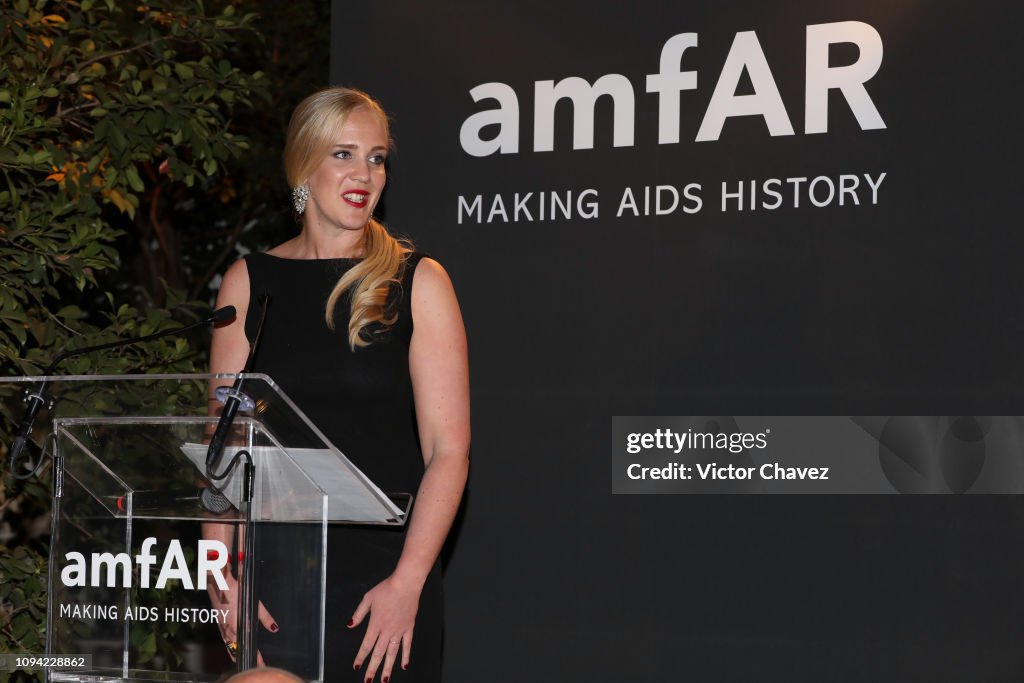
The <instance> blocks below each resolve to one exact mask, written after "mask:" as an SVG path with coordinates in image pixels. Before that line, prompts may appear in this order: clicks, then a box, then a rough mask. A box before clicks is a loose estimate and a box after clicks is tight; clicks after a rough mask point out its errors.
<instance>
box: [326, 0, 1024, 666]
mask: <svg viewBox="0 0 1024 683" xmlns="http://www.w3.org/2000/svg"><path fill="white" fill-rule="evenodd" d="M1016 7H1017V6H1016V5H1015V4H1013V3H1011V2H1008V1H1004V2H997V1H990V2H986V1H982V2H973V3H966V2H953V1H950V2H942V3H938V2H931V3H924V2H919V1H914V0H888V1H881V0H873V1H868V0H862V1H860V2H854V1H852V0H830V1H827V2H822V1H816V0H793V1H791V2H760V1H756V0H744V1H740V0H736V1H734V2H716V1H713V0H693V1H692V2H687V3H667V2H651V1H646V0H645V1H638V2H633V3H629V4H628V6H624V5H612V4H611V3H595V2H586V1H583V0H572V1H566V2H558V3H542V2H517V3H501V4H497V3H495V4H492V3H479V2H470V1H468V0H460V1H458V2H443V3H413V2H399V1H393V2H386V3H383V2H381V3H372V4H361V5H359V6H355V5H353V4H352V3H346V2H340V1H336V2H334V5H333V10H334V11H333V13H332V24H333V25H332V68H331V80H332V82H333V83H339V84H346V85H353V86H357V87H362V88H364V89H366V90H368V91H369V92H371V93H373V94H374V95H375V96H376V97H378V98H379V99H380V100H381V101H382V102H383V103H384V105H385V107H386V108H387V109H388V110H389V112H391V114H392V115H393V120H394V121H393V135H394V137H395V139H396V141H397V154H395V155H394V156H393V157H392V160H391V162H390V172H391V174H392V175H391V180H390V185H389V189H388V191H387V194H386V196H385V200H384V206H383V213H384V218H385V219H386V221H387V222H388V223H389V224H390V225H391V226H392V228H393V229H394V230H395V231H396V232H401V233H405V234H408V235H410V236H411V237H413V238H414V239H415V240H416V242H417V244H418V245H419V246H420V248H421V249H422V250H424V251H427V252H428V253H430V254H432V255H434V256H435V257H436V258H437V259H438V260H440V261H441V262H442V263H443V264H444V265H445V266H446V268H447V269H448V270H449V272H450V273H451V275H452V278H453V280H454V282H455V285H456V288H457V291H458V293H459V297H460V301H461V304H462V307H463V313H464V316H465V319H466V326H467V330H468V333H469V336H470V353H471V372H472V385H473V406H472V407H473V423H474V437H473V454H472V455H473V471H472V475H471V483H470V489H469V493H468V498H467V503H466V505H465V507H464V511H463V512H464V514H463V516H462V517H461V519H460V521H459V525H458V527H457V529H456V534H455V543H454V548H453V552H452V554H451V556H450V562H449V564H448V571H447V579H446V591H447V606H448V625H447V631H446V680H448V681H451V682H453V683H469V682H471V681H480V680H494V681H522V680H541V681H555V680H572V681H576V680H579V681H582V680H589V681H613V680H651V681H654V680H658V681H662V680H696V681H741V680H742V681H749V680H767V681H793V680H799V681H818V680H836V681H861V680H864V681H867V680H871V681H910V680H929V681H1009V680H1019V679H1020V674H1021V671H1022V670H1024V668H1022V664H1024V647H1021V644H1022V643H1024V623H1022V622H1024V618H1021V617H1020V615H1021V609H1020V608H1019V606H1020V605H1024V596H1022V595H1021V585H1022V581H1021V579H1020V576H1021V574H1022V569H1024V566H1022V562H1021V559H1022V553H1021V551H1020V550H1019V548H1020V545H1021V543H1020V536H1021V527H1022V524H1024V522H1022V520H1024V510H1022V509H1021V504H1020V503H1019V500H1018V499H1017V498H1016V497H1009V496H1006V497H994V496H961V497H956V496H917V497H911V496H906V497H899V496H845V497H844V496H836V497H820V496H799V497H786V496H773V497H757V496H689V497H687V496H613V495H612V494H611V480H610V476H609V464H610V462H609V460H610V447H611V443H610V435H611V417H612V416H613V415H710V414H718V413H721V414H729V415H785V414H790V415H810V414H862V415H897V414H934V415H950V414H965V413H967V414H979V415H995V414H1022V413H1024V411H1022V408H1024V404H1022V394H1021V391H1020V387H1021V381H1022V379H1024V377H1022V376H1021V369H1020V366H1019V364H1018V363H1017V362H1016V353H1015V352H1016V350H1017V346H1018V342H1019V340H1020V339H1021V332H1022V325H1024V314H1022V310H1021V305H1020V304H1021V301H1022V296H1021V295H1022V293H1024V292H1022V283H1021V278H1020V276H1019V274H1018V269H1017V268H1016V267H1015V266H1016V264H1017V262H1018V260H1019V258H1020V254H1021V247H1022V244H1024V238H1022V236H1021V231H1020V223H1019V219H1018V218H1017V211H1016V209H1017V206H1018V204H1019V200H1018V190H1017V186H1018V184H1019V182H1020V173H1019V172H1018V171H1017V170H1016V166H1017V160H1016V156H1017V154H1018V153H1019V150H1020V149H1021V145H1020V137H1021V136H1020V132H1019V119H1020V116H1019V113H1018V108H1017V106H1016V105H1015V104H1014V101H1015V94H1016V93H1017V91H1018V90H1019V85H1020V69H1019V64H1018V62H1019V60H1018V59H1016V54H1017V49H1016V44H1015V41H1014V39H1015V38H1016V31H1017V27H1018V26H1019V24H1020V19H1021V18H1022V16H1021V14H1022V13H1021V11H1020V10H1019V9H1016ZM834 22H863V23H864V24H867V25H869V26H870V27H872V28H873V29H874V30H875V31H877V34H878V35H879V36H880V39H881V42H882V45H883V46H884V52H883V57H882V62H881V66H880V67H879V68H878V71H877V73H876V74H875V75H874V76H873V77H872V78H871V79H870V80H868V81H867V82H866V83H865V85H864V87H865V89H866V92H867V94H868V96H869V97H870V100H871V102H872V103H873V105H874V106H875V107H876V108H877V111H878V113H879V115H880V116H881V118H882V120H883V121H884V126H885V127H884V128H876V129H869V130H862V128H861V125H860V124H859V123H858V119H857V117H855V116H854V114H853V112H852V110H851V107H850V105H848V104H847V100H846V98H845V97H844V96H843V95H842V94H841V93H840V91H838V90H833V91H831V92H830V95H829V98H828V102H829V115H828V132H826V133H817V134H805V132H804V130H805V120H804V119H805V116H804V99H805V95H804V87H805V68H806V66H805V59H806V44H807V40H808V37H807V36H808V29H807V27H808V26H811V25H818V24H828V23H834ZM748 31H754V32H756V36H757V40H758V43H759V45H760V48H761V51H762V52H763V54H764V56H765V61H766V62H767V65H768V68H769V70H770V74H771V81H772V83H774V84H775V86H776V87H777V89H778V92H779V94H780V98H781V101H782V103H783V106H784V109H785V113H786V116H787V118H788V120H789V121H790V122H791V124H792V128H793V130H794V134H792V135H775V136H773V135H770V134H769V129H768V126H767V125H766V120H765V118H764V117H762V116H735V117H730V118H728V119H727V120H726V121H725V123H724V126H723V128H722V131H721V134H720V136H719V137H718V139H717V140H711V141H702V142H696V141H695V138H696V137H697V131H698V129H700V127H701V123H702V119H703V118H704V116H705V111H706V110H707V109H708V105H709V102H710V101H711V100H712V93H713V92H714V91H715V86H716V83H717V82H718V79H719V74H720V73H721V72H722V71H723V65H725V64H726V62H727V61H729V57H728V55H729V54H730V48H731V46H732V45H733V41H734V39H735V37H736V35H737V34H738V33H741V32H748ZM685 32H694V33H696V34H697V35H698V44H697V46H696V47H693V48H690V49H689V50H687V51H686V52H685V53H684V55H683V57H682V61H681V65H680V69H681V70H683V71H695V72H696V74H697V85H696V88H695V89H692V90H685V91H683V92H681V93H680V121H679V132H680V142H678V143H675V144H659V141H658V130H659V106H658V96H657V95H656V94H653V93H647V92H646V87H645V84H646V78H647V75H648V74H655V73H657V72H658V71H659V63H660V57H661V50H662V46H663V45H664V44H665V42H666V41H667V40H668V39H669V38H671V37H672V36H674V35H676V34H679V33H685ZM743 54H744V55H746V56H747V58H748V59H752V58H753V57H751V56H750V53H743ZM829 55H830V56H829V65H830V66H832V67H834V68H838V67H841V66H844V65H848V64H855V63H857V62H858V60H860V59H863V58H865V54H864V53H863V52H862V51H860V50H859V49H858V48H857V47H855V46H853V45H851V44H849V43H846V44H837V45H834V46H832V48H831V50H830V53H829ZM735 56H736V55H734V57H735ZM753 56H754V57H756V55H753ZM753 68H755V67H751V70H752V69H753ZM606 74H620V75H622V76H623V77H624V78H625V79H626V80H628V82H629V83H630V84H631V86H632V90H633V94H634V101H635V107H634V111H635V121H634V126H633V130H634V139H633V143H632V144H631V145H622V146H614V142H615V141H614V139H613V134H612V129H613V118H614V116H615V115H616V114H618V115H619V116H621V115H622V111H624V110H620V111H618V112H616V110H615V109H614V107H613V106H612V98H611V97H601V98H599V99H598V100H597V104H596V106H595V115H594V119H595V121H594V131H595V135H594V141H593V148H592V149H573V131H574V122H573V111H574V110H573V108H572V107H571V106H570V104H569V102H568V101H563V102H561V103H559V104H558V105H557V107H556V109H555V116H554V122H553V127H554V138H553V146H554V151H534V132H535V131H534V110H535V108H536V107H535V104H536V103H535V96H534V93H535V83H536V82H538V81H554V82H556V83H557V82H559V81H561V80H562V79H565V78H568V77H571V76H575V77H579V78H582V79H585V80H586V81H587V82H588V83H594V82H595V81H597V79H599V78H601V77H602V76H605V75H606ZM755 81H756V82H755ZM485 83H503V84H506V86H508V88H510V89H511V91H514V93H515V95H516V99H517V101H518V108H519V131H518V135H517V136H516V139H517V140H518V151H517V152H516V153H508V154H498V153H496V154H491V155H487V156H473V155H471V154H469V153H467V152H466V151H465V150H464V149H463V146H462V144H460V131H461V130H462V128H463V124H464V122H465V121H466V120H467V119H468V118H470V117H472V116H473V115H474V114H477V113H478V112H482V111H488V110H493V109H496V108H497V106H498V105H497V102H496V101H495V100H493V99H490V100H487V99H482V100H481V101H479V102H475V101H474V98H473V97H472V96H471V95H470V91H471V90H472V89H473V88H475V87H476V86H479V85H481V84H485ZM620 84H621V81H620ZM540 87H541V88H543V87H544V86H540ZM770 89H771V88H769V84H768V83H767V82H766V81H765V80H764V79H763V77H762V76H759V75H756V74H752V73H751V72H750V70H748V71H747V72H746V73H744V75H743V76H742V77H741V78H740V80H739V82H738V84H737V86H736V88H735V94H736V95H738V96H744V95H751V94H755V93H756V94H758V95H759V96H761V98H762V99H761V101H762V102H768V101H770V100H771V98H770V95H771V93H770V92H769V90H770ZM726 94H730V93H726ZM497 132H498V131H497V128H496V127H495V126H492V127H490V128H487V129H485V130H483V132H482V133H481V137H482V138H483V139H485V140H486V139H488V138H491V137H493V136H494V135H495V134H496V133H497ZM882 173H885V177H884V179H883V181H882V182H881V184H880V185H879V189H878V193H877V202H876V203H872V202H871V201H870V199H869V197H870V194H869V193H866V186H865V183H864V181H863V178H864V174H869V175H871V176H872V177H873V178H875V179H877V178H878V177H879V176H880V174H882ZM842 175H858V176H859V177H860V178H861V179H862V180H861V181H860V194H859V199H860V203H859V205H853V204H852V203H851V202H850V201H846V202H845V203H844V205H843V206H840V205H839V203H838V197H834V198H833V201H832V202H831V203H829V204H828V205H827V206H822V207H817V206H814V205H813V204H811V203H810V202H809V198H808V197H807V195H806V193H805V194H804V195H803V196H802V197H801V202H800V206H799V207H796V206H793V201H792V197H791V196H789V197H788V198H787V199H785V200H784V201H782V205H781V206H779V207H778V208H775V209H770V208H764V207H760V208H757V209H755V210H749V209H745V210H742V211H741V210H738V209H737V208H736V206H735V201H733V202H732V203H731V204H728V205H727V208H726V210H723V209H722V205H721V187H722V183H723V182H725V183H727V188H728V191H729V192H735V191H736V189H737V185H738V183H739V182H740V181H746V183H747V185H746V187H749V181H751V180H755V181H757V182H758V184H759V193H760V194H759V196H760V197H762V198H765V195H764V193H763V185H762V184H761V183H763V181H765V180H766V179H769V178H777V179H780V181H781V183H780V185H777V186H775V187H780V186H781V187H782V188H787V187H790V185H788V184H786V182H785V179H787V178H797V177H805V178H807V179H808V182H809V181H810V180H812V179H814V178H816V177H819V176H826V177H828V178H830V179H831V180H832V181H833V182H834V183H836V184H838V183H839V182H840V176H842ZM846 182H852V181H846ZM691 183H694V184H699V185H700V190H699V196H700V197H701V200H702V205H701V207H700V210H699V211H696V212H694V213H686V212H684V211H683V206H690V208H693V202H687V201H686V200H684V199H683V198H682V197H681V200H680V205H679V207H678V209H677V210H676V211H675V212H673V213H670V214H666V215H661V216H658V215H649V216H647V215H640V216H636V215H632V214H630V213H625V215H623V216H619V217H617V216H616V212H617V210H618V208H619V204H620V200H621V197H622V194H623V191H624V188H626V187H629V188H631V189H632V191H633V192H634V193H635V196H636V198H637V204H638V207H639V209H640V213H641V214H642V213H643V189H642V188H643V187H644V186H656V185H673V186H675V187H676V188H678V189H679V191H680V193H682V190H683V187H684V186H686V185H687V184H691ZM805 187H806V185H805ZM587 189H590V190H593V191H594V192H593V193H590V194H587V195H584V198H585V200H594V201H596V202H597V204H598V206H599V209H598V210H599V216H598V217H596V218H586V217H585V216H583V215H580V214H581V213H586V212H587V211H586V207H585V206H584V210H583V211H575V210H573V211H571V212H570V213H571V214H572V215H571V217H570V218H565V217H564V215H562V214H559V215H558V216H557V217H556V218H554V219H550V218H548V219H546V220H538V218H539V216H538V213H539V211H538V204H537V201H538V198H537V193H539V192H545V193H550V192H552V191H555V192H557V193H559V196H560V197H565V195H566V193H571V195H572V201H573V202H574V203H575V201H576V200H577V198H578V197H579V195H580V194H581V193H583V192H584V191H585V190H587ZM826 189H827V184H825V182H824V181H820V184H819V185H818V190H819V194H818V195H817V198H818V199H819V200H820V199H822V198H823V197H824V196H825V195H826ZM528 192H533V193H534V195H532V196H531V198H529V199H528V200H523V201H524V204H525V205H526V206H527V209H528V210H529V211H530V213H531V214H532V218H533V220H527V219H526V215H525V214H524V213H520V215H519V220H513V218H514V217H515V214H514V211H513V206H514V201H515V197H514V195H515V193H519V194H520V199H522V196H523V195H525V193H528ZM496 194H498V195H501V202H502V204H503V206H504V208H505V214H506V216H507V219H508V220H503V218H502V215H501V212H500V211H492V209H494V208H495V205H494V199H493V198H494V196H495V195H496ZM477 195H479V196H480V201H481V204H480V206H481V210H480V214H479V218H478V217H477V215H476V214H473V215H469V214H470V212H468V211H466V210H465V209H463V210H462V211H461V212H460V208H459V207H460V204H459V201H460V200H459V198H460V197H462V198H463V201H464V202H465V203H466V205H470V204H471V203H472V201H473V200H474V199H475V198H476V197H477ZM547 198H548V200H550V195H548V197H547ZM845 199H847V200H849V199H850V198H849V195H847V196H846V197H845ZM769 203H770V202H769ZM548 205H550V204H548ZM652 213H653V212H652ZM490 214H493V216H492V220H491V221H490V222H488V221H487V218H488V216H489V215H490Z"/></svg>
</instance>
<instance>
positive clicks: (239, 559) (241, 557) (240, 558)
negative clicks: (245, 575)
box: [238, 550, 245, 562]
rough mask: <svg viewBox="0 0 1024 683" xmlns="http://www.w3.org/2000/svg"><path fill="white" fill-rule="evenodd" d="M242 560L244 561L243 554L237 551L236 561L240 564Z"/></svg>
mask: <svg viewBox="0 0 1024 683" xmlns="http://www.w3.org/2000/svg"><path fill="white" fill-rule="evenodd" d="M244 559H245V553H244V552H242V551H241V550H239V551H238V561H239V562H241V561H242V560H244Z"/></svg>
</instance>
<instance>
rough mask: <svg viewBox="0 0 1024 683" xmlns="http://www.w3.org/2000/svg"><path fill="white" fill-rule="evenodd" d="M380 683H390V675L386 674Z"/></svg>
mask: <svg viewBox="0 0 1024 683" xmlns="http://www.w3.org/2000/svg"><path fill="white" fill-rule="evenodd" d="M380 683H388V677H387V676H384V677H383V678H381V679H380Z"/></svg>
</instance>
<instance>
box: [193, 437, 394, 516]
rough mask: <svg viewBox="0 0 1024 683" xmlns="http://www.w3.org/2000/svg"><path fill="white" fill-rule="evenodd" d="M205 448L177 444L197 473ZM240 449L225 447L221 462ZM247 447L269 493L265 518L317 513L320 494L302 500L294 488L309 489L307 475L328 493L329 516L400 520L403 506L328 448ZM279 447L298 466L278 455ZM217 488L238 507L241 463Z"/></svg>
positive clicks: (202, 469) (203, 461)
mask: <svg viewBox="0 0 1024 683" xmlns="http://www.w3.org/2000/svg"><path fill="white" fill-rule="evenodd" d="M207 449H208V446H207V445H206V444H199V443H186V444H183V445H182V447H181V450H182V452H183V453H184V454H185V456H186V457H188V459H189V460H191V461H192V464H193V465H195V466H196V469H198V470H199V471H200V472H201V473H204V472H205V471H206V451H207ZM240 450H243V449H242V448H241V447H239V446H228V447H226V448H225V449H224V453H223V455H222V456H221V459H220V462H221V463H227V462H230V461H231V458H233V457H234V456H235V454H236V453H237V452H238V451H240ZM247 450H248V451H249V453H250V454H251V455H252V460H253V465H255V467H256V476H257V482H263V483H264V484H266V485H267V486H268V487H269V494H270V495H264V496H263V505H262V510H261V514H260V515H259V516H260V517H261V518H263V519H273V520H278V521H288V520H298V519H303V518H309V516H310V515H311V514H312V515H313V518H315V517H316V516H317V515H318V513H319V511H320V503H319V498H318V497H317V498H318V499H317V500H306V499H304V498H303V496H297V495H296V494H295V492H296V491H309V490H310V488H311V486H310V483H309V480H312V481H314V482H316V483H317V485H319V486H320V488H322V489H323V491H324V493H326V494H327V495H328V497H329V501H330V502H329V503H328V506H327V509H328V515H327V519H328V520H329V521H332V522H334V521H345V522H385V521H389V520H393V519H401V518H402V516H403V515H404V513H403V511H402V510H401V508H399V507H398V506H396V505H395V504H394V503H392V502H391V500H390V499H389V498H388V497H387V496H386V495H384V492H383V491H381V490H380V489H379V488H377V485H376V484H374V483H373V482H372V481H370V480H369V479H367V478H365V477H364V478H362V479H361V478H360V477H359V476H357V475H356V473H355V472H353V471H350V470H349V469H348V468H347V467H344V466H343V465H342V464H341V463H339V462H338V457H337V455H335V453H334V451H332V450H330V449H327V448H288V449H280V448H277V447H276V446H255V447H253V448H249V449H247ZM282 450H284V451H285V452H287V454H288V455H289V456H290V457H291V459H292V460H294V462H295V463H296V464H298V465H299V466H300V467H301V470H299V469H298V468H297V467H296V466H295V465H293V464H292V463H291V462H290V461H289V460H288V459H287V458H283V457H282V454H281V451H282ZM303 472H305V475H303ZM307 477H308V479H307ZM217 488H218V489H220V491H221V493H223V494H224V496H225V497H226V498H227V499H228V500H230V501H231V504H232V505H234V506H235V507H238V506H239V503H240V502H241V499H242V468H241V467H236V468H235V469H234V471H233V472H232V473H231V475H230V476H229V477H228V478H227V479H225V480H224V481H223V482H221V483H219V484H218V485H217ZM265 491H266V489H265ZM374 494H376V496H375V495H374ZM306 498H308V496H307V497H306ZM314 508H315V509H314Z"/></svg>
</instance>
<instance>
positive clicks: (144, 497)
mask: <svg viewBox="0 0 1024 683" xmlns="http://www.w3.org/2000/svg"><path fill="white" fill-rule="evenodd" d="M115 502H116V505H117V510H118V512H127V511H128V497H127V496H118V497H117V500H116V501H115ZM190 503H198V504H199V506H200V507H201V508H203V509H204V510H206V511H207V512H212V513H214V514H218V515H219V514H222V513H224V512H227V511H228V510H229V509H231V508H232V507H233V506H232V504H231V501H230V500H228V499H227V496H225V495H224V494H223V493H221V492H220V491H219V490H218V489H216V488H214V487H212V486H210V487H207V488H202V489H193V490H191V491H189V490H185V491H136V492H135V493H133V494H132V513H137V512H158V511H161V510H165V509H167V508H169V507H178V506H181V505H183V504H185V505H187V504H190Z"/></svg>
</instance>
